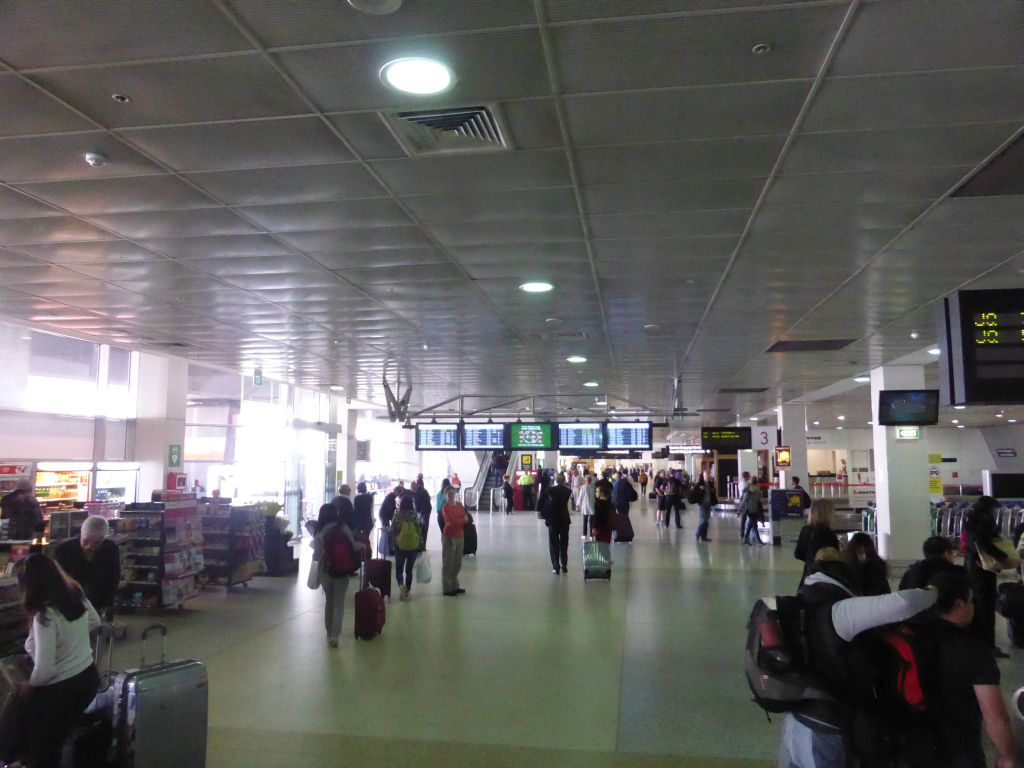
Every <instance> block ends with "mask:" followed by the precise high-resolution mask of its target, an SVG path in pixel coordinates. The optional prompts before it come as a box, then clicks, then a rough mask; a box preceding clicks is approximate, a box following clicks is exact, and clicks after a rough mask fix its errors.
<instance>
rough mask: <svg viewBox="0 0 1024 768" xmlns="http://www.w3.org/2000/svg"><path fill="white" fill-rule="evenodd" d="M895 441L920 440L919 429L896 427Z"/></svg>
mask: <svg viewBox="0 0 1024 768" xmlns="http://www.w3.org/2000/svg"><path fill="white" fill-rule="evenodd" d="M896 439H897V440H920V439H921V428H920V427H896Z"/></svg>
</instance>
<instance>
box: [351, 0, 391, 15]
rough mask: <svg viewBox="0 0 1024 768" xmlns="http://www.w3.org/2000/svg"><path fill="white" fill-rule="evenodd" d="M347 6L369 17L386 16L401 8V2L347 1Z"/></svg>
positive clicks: (386, 0)
mask: <svg viewBox="0 0 1024 768" xmlns="http://www.w3.org/2000/svg"><path fill="white" fill-rule="evenodd" d="M348 4H349V5H351V6H352V7H353V8H355V9H356V10H357V11H359V12H361V13H366V14H369V15H370V16H387V15H388V14H389V13H394V12H395V11H397V10H398V9H399V8H401V7H402V0H348Z"/></svg>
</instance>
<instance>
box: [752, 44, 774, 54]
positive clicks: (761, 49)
mask: <svg viewBox="0 0 1024 768" xmlns="http://www.w3.org/2000/svg"><path fill="white" fill-rule="evenodd" d="M771 50H772V47H771V46H770V45H768V43H758V44H757V45H755V46H754V47H753V48H751V49H750V52H751V53H752V54H754V55H755V56H764V55H765V54H766V53H769V52H771Z"/></svg>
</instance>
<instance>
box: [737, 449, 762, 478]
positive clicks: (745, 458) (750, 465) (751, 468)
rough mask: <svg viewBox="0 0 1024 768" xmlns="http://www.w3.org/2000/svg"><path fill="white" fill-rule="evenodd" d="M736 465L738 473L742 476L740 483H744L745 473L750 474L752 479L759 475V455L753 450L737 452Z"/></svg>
mask: <svg viewBox="0 0 1024 768" xmlns="http://www.w3.org/2000/svg"><path fill="white" fill-rule="evenodd" d="M736 464H737V471H738V472H739V476H740V482H741V483H742V482H743V473H744V472H749V473H750V476H751V477H753V476H754V475H756V474H757V453H756V452H755V451H752V450H751V451H737V452H736Z"/></svg>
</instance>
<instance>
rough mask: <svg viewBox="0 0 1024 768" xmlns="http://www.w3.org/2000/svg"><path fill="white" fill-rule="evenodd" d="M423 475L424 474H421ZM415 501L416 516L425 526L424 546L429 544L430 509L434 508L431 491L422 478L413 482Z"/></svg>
mask: <svg viewBox="0 0 1024 768" xmlns="http://www.w3.org/2000/svg"><path fill="white" fill-rule="evenodd" d="M421 477H422V476H421ZM412 493H413V497H412V498H413V503H414V504H415V506H416V516H417V517H419V519H420V525H421V526H422V527H423V547H424V548H426V546H427V534H428V533H430V511H431V509H433V507H434V505H433V502H431V500H430V492H429V491H427V489H426V487H424V485H423V481H422V480H417V481H416V482H415V483H413V490H412Z"/></svg>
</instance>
